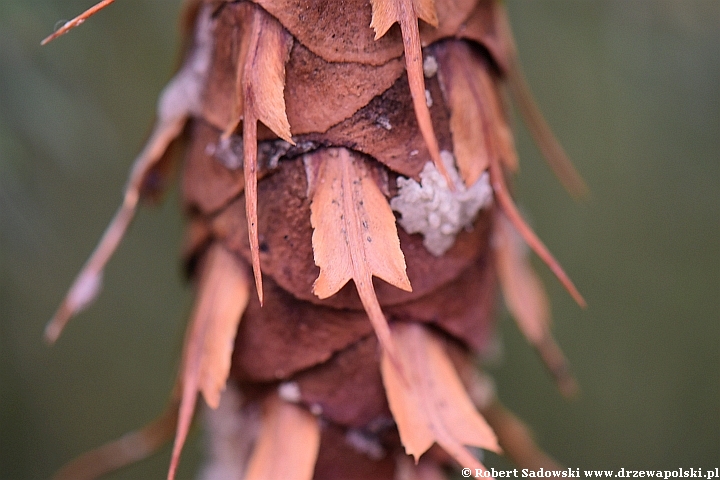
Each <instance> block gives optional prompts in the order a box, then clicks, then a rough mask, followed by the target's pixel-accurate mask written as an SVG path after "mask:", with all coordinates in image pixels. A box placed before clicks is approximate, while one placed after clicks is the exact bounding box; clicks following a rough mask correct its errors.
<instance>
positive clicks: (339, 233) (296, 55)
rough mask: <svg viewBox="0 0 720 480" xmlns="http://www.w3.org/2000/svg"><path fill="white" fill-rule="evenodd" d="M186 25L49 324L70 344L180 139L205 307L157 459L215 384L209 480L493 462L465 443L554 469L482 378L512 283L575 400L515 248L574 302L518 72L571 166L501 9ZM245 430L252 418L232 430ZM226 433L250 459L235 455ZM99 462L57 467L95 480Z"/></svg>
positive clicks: (418, 2) (250, 12) (216, 12)
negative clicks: (535, 176) (541, 215)
mask: <svg viewBox="0 0 720 480" xmlns="http://www.w3.org/2000/svg"><path fill="white" fill-rule="evenodd" d="M188 11H189V12H190V13H189V18H191V19H192V21H191V24H192V25H193V27H192V32H193V33H192V39H193V40H192V42H191V43H190V46H189V47H188V50H187V54H186V58H185V62H184V64H183V66H182V67H181V69H180V71H179V72H178V74H177V75H176V77H175V78H174V79H173V81H172V82H171V83H170V84H169V85H168V87H167V88H166V90H165V92H164V93H163V95H162V97H161V100H160V105H159V108H158V122H157V126H156V129H155V131H154V133H153V135H152V136H151V139H150V141H149V143H148V147H146V149H145V150H144V151H143V153H141V155H140V157H139V158H138V160H137V162H136V166H135V168H134V170H133V174H132V175H131V180H130V183H129V186H128V190H127V193H126V198H125V203H124V204H123V206H122V207H121V209H120V212H119V213H118V216H117V217H116V220H115V221H114V222H113V224H111V226H110V228H109V229H108V233H107V234H106V236H105V237H104V239H103V241H102V242H101V245H100V246H99V247H98V250H97V251H96V254H95V255H94V256H93V257H92V258H91V260H90V261H89V262H88V266H87V267H86V269H85V270H84V271H83V272H82V273H81V275H80V276H79V278H78V280H77V281H76V284H75V285H74V286H73V288H72V289H71V292H70V294H69V295H68V298H67V299H66V301H65V302H64V303H63V305H62V306H61V308H60V310H59V312H58V314H57V315H56V318H55V319H54V320H53V322H52V323H51V324H50V326H49V329H48V335H49V337H50V338H55V337H56V336H57V334H59V331H60V329H61V327H62V325H63V324H64V323H65V322H66V321H67V319H68V318H69V317H70V316H71V315H72V314H74V313H76V312H77V311H78V310H79V309H80V308H81V307H82V306H83V305H85V304H86V303H87V302H88V301H90V300H91V299H92V298H93V297H94V295H95V294H96V293H97V290H98V288H99V282H98V278H99V276H100V275H101V273H102V268H103V266H104V263H105V261H106V260H107V257H108V256H109V254H110V253H112V250H114V248H115V247H116V246H117V242H118V241H119V239H120V238H121V236H122V233H123V232H124V229H125V228H126V227H127V225H128V224H129V222H130V220H131V218H132V215H133V213H134V210H135V208H136V204H137V201H138V200H139V199H140V198H142V197H146V198H147V197H151V196H153V195H154V194H155V193H156V189H155V185H157V184H158V183H157V182H156V181H155V179H157V178H158V177H162V176H163V168H162V167H163V165H164V164H165V161H164V160H165V151H166V150H167V148H168V146H169V144H170V143H171V142H172V141H173V140H174V139H175V138H177V137H178V136H180V135H181V134H182V135H184V136H185V137H186V138H187V149H186V154H185V158H184V163H183V176H182V187H183V199H184V206H185V210H186V212H187V214H188V217H189V226H188V234H187V248H186V253H185V260H186V265H187V270H188V273H189V275H190V276H191V277H192V278H194V279H195V280H196V282H197V291H198V294H197V300H196V306H195V309H194V312H193V316H192V319H191V323H190V326H189V328H188V333H187V336H186V342H185V348H184V352H183V360H182V366H181V374H180V378H179V382H178V388H176V391H175V392H174V394H173V402H172V405H171V407H170V414H168V415H166V416H165V417H163V418H162V419H160V420H158V423H157V424H156V425H154V426H150V427H147V428H146V429H145V430H141V431H140V432H138V433H137V434H136V435H137V438H136V440H135V441H136V442H138V443H141V442H145V443H146V445H144V447H143V448H145V450H143V452H142V454H145V453H149V451H150V450H152V449H153V448H155V446H156V445H159V444H160V443H161V441H162V440H163V439H164V438H167V437H168V436H169V434H170V432H171V431H172V430H173V429H174V428H172V426H174V425H175V424H176V423H177V427H176V432H175V447H174V449H173V458H172V463H171V468H170V473H169V477H170V478H172V477H173V476H174V471H175V468H176V466H177V462H178V460H179V455H180V451H181V448H182V445H183V443H184V440H185V437H186V435H187V432H188V428H189V426H190V422H191V420H192V416H193V412H194V410H195V404H196V397H197V394H198V392H201V393H202V394H203V397H204V399H205V402H206V403H207V404H208V405H209V406H210V407H211V409H218V410H217V411H216V413H210V414H209V415H210V421H209V425H210V428H211V433H210V436H211V438H212V439H213V440H212V441H211V445H222V447H218V448H217V449H214V450H213V452H212V453H211V458H213V460H211V462H210V463H209V466H208V468H207V469H206V470H205V474H204V478H208V479H210V478H227V476H228V475H230V473H228V472H234V473H233V474H232V475H234V476H236V477H240V476H242V475H244V478H247V479H260V478H298V479H301V478H302V479H310V478H315V479H317V480H320V479H328V480H330V479H352V478H363V479H364V478H375V479H395V478H398V479H400V478H418V479H420V478H441V476H442V473H441V471H442V468H444V467H446V466H454V465H455V466H456V465H458V464H459V465H461V466H462V467H464V468H470V469H471V470H472V471H473V472H476V471H481V470H483V469H484V467H483V466H482V464H481V463H480V461H479V460H478V459H477V458H476V457H475V456H474V455H473V454H472V453H471V452H470V451H469V450H468V449H467V448H466V447H478V448H484V449H489V450H493V451H495V452H500V451H501V447H502V448H503V449H505V450H506V451H507V453H508V454H509V455H510V456H511V457H513V458H514V459H515V461H517V462H518V463H520V464H523V465H531V466H550V465H552V461H551V460H549V459H548V458H547V457H546V456H544V454H542V453H541V452H539V451H538V450H537V449H536V448H535V447H534V445H533V444H532V442H531V441H530V440H529V436H528V433H527V431H526V430H524V427H522V424H520V423H518V421H517V420H516V419H515V418H514V417H512V416H511V415H510V414H509V413H507V412H506V411H504V410H503V409H502V408H501V407H500V406H499V405H498V404H497V401H496V400H495V399H494V396H493V392H492V387H491V386H489V385H490V384H489V383H488V381H487V379H486V378H485V377H483V376H482V375H480V374H478V373H477V372H476V371H475V370H474V367H473V362H474V361H475V359H476V358H477V357H478V356H480V357H482V355H483V354H484V353H486V352H487V351H488V350H489V347H490V344H491V339H492V330H493V309H494V305H495V298H496V289H497V283H498V281H497V279H498V278H499V279H500V284H501V286H502V288H503V291H504V294H505V297H506V301H507V303H508V306H509V308H510V310H511V311H512V312H513V314H514V315H515V316H516V318H517V319H518V322H519V324H520V326H521V328H522V330H523V332H524V333H525V334H526V336H527V337H528V338H529V339H530V340H531V342H532V343H533V344H534V345H536V347H537V348H538V350H539V352H540V354H541V356H542V357H543V359H544V360H545V361H546V363H547V364H548V366H549V367H550V369H551V372H552V373H553V374H554V375H555V376H556V378H557V380H558V383H559V385H560V387H561V389H563V391H565V392H568V393H569V392H571V391H572V390H573V389H574V383H573V380H572V377H570V376H569V374H568V371H567V365H566V362H565V360H564V358H563V356H562V353H561V352H560V351H559V349H558V348H557V346H556V345H555V343H554V341H553V340H552V337H551V336H550V333H549V321H548V318H547V317H548V313H547V305H546V301H545V297H544V293H543V291H542V288H541V286H540V285H539V282H538V281H537V278H536V277H535V276H534V274H533V273H532V271H531V270H530V269H529V266H528V263H527V261H526V258H525V255H524V251H523V249H522V245H521V244H520V243H519V242H518V239H519V238H520V237H522V238H524V240H525V241H526V242H527V243H529V244H530V245H531V247H533V248H534V249H535V250H536V251H537V252H538V254H539V255H540V256H541V257H542V258H543V259H544V260H545V261H546V262H547V263H548V264H549V266H550V267H551V268H552V269H553V270H554V271H555V272H556V274H557V275H558V277H559V278H560V280H561V281H562V282H563V283H564V284H565V285H566V286H567V287H568V290H569V291H570V293H571V294H572V295H574V296H575V297H576V299H578V301H579V302H580V303H582V298H581V297H580V296H579V294H578V293H577V291H576V290H575V288H574V286H572V283H571V282H570V281H569V279H567V277H566V276H565V275H564V273H563V272H562V270H561V269H560V267H559V266H558V265H557V263H556V262H555V261H554V259H553V258H552V256H550V254H549V252H547V250H546V249H545V248H544V246H543V245H542V243H540V241H539V240H538V239H537V238H536V237H535V236H534V234H533V233H532V231H531V230H530V229H529V228H528V227H527V226H526V225H525V224H524V222H523V221H522V218H521V217H520V216H519V214H518V213H517V210H516V209H515V207H514V205H513V203H512V200H511V198H510V195H509V193H508V189H507V187H506V185H505V176H506V175H510V174H512V173H513V172H514V171H515V170H516V168H517V159H516V154H515V150H514V146H513V139H512V134H511V132H510V128H509V127H508V124H507V114H506V108H505V99H504V96H503V95H504V94H503V88H504V85H505V83H506V82H508V81H509V83H510V86H511V89H512V90H513V91H514V93H515V95H516V97H518V98H519V100H520V103H521V110H523V111H524V112H525V113H527V117H528V119H529V120H530V123H531V129H532V130H533V131H534V132H536V133H537V134H538V137H539V138H540V140H541V143H542V144H544V145H546V146H548V145H549V146H550V147H548V148H551V149H552V148H556V151H555V152H554V153H553V152H550V154H551V155H553V158H559V159H560V171H561V176H562V175H564V177H563V178H566V179H568V183H570V184H571V185H580V184H579V183H577V181H576V180H575V179H574V172H573V171H572V170H571V169H569V167H568V166H567V164H566V163H563V162H565V160H564V157H563V154H562V151H561V150H557V149H559V147H557V145H556V143H553V142H554V139H552V137H551V136H550V135H549V133H547V131H545V130H543V129H546V127H545V125H544V123H543V122H542V119H541V117H539V115H538V114H537V112H535V111H534V106H533V104H532V101H531V99H530V98H529V97H528V96H527V93H526V90H525V89H524V86H523V84H522V77H521V75H520V72H519V70H518V67H517V64H516V60H515V55H514V47H513V44H512V39H511V37H510V34H509V30H508V28H507V25H506V23H505V17H504V12H503V11H502V10H501V8H500V6H499V4H497V3H496V2H494V1H490V0H435V1H434V2H433V1H432V0H372V1H370V2H368V1H367V0H345V1H342V2H340V1H331V0H254V1H239V2H229V1H220V0H207V1H195V2H191V4H190V6H189V8H188ZM421 45H422V48H421ZM546 150H547V149H546ZM558 151H559V153H558ZM562 172H565V173H564V174H562ZM573 182H574V183H573ZM518 234H519V235H518ZM253 274H254V279H255V282H254V287H253V285H252V280H251V278H252V276H253ZM226 382H230V384H231V385H230V388H229V390H227V391H226V392H225V393H224V394H222V392H223V391H225V388H226ZM238 392H239V393H238ZM221 394H222V395H221ZM218 407H219V408H218ZM478 409H479V410H480V411H481V412H484V413H486V414H487V419H488V420H489V421H490V424H491V425H492V427H491V425H489V424H488V423H487V422H486V420H485V418H484V417H483V415H482V414H481V413H480V412H479V411H478ZM175 412H177V413H175ZM218 415H220V416H221V417H220V419H218V418H217V417H218ZM223 418H224V419H225V421H223ZM213 419H214V420H213ZM232 422H237V425H244V426H245V427H246V428H245V429H244V431H241V432H240V433H238V432H236V431H234V430H233V431H232V432H231V433H228V434H224V433H223V432H225V431H227V428H224V427H223V425H224V424H225V423H232ZM212 425H219V427H215V428H214V429H213V427H212ZM168 426H171V428H167V427H168ZM493 428H494V429H495V430H496V433H497V436H496V433H494V432H493ZM160 430H161V432H160V433H158V432H159V431H160ZM510 430H511V431H512V433H508V431H510ZM253 442H254V447H253V448H248V445H249V444H251V443H253ZM228 443H229V444H230V449H231V451H234V452H237V455H231V456H230V457H227V458H226V457H224V456H223V455H222V454H221V453H219V452H220V451H221V450H222V449H223V448H228V447H227V445H228ZM433 444H437V445H438V446H439V448H438V447H434V448H430V447H431V446H432V445H433ZM104 448H105V449H106V450H104V452H105V454H107V453H108V452H111V454H113V455H116V456H119V457H120V459H119V460H117V459H116V460H115V461H114V462H113V464H112V465H110V464H109V463H108V462H107V461H106V463H105V465H104V466H105V467H106V469H109V468H114V467H115V466H116V465H115V463H123V461H125V460H127V461H130V460H132V459H133V458H130V456H127V458H125V457H123V456H122V455H123V454H121V453H120V447H119V444H117V443H115V444H110V445H109V446H106V447H104ZM428 450H429V451H428ZM425 452H428V453H427V455H423V454H424V453H425ZM407 455H413V456H414V457H415V460H416V464H413V462H411V461H410V462H409V461H408V458H407ZM421 455H423V457H422V460H421V461H420V463H417V461H418V459H420V456H421ZM101 456H102V455H99V454H97V453H91V454H89V456H86V457H84V458H82V459H80V460H79V461H76V462H75V463H74V464H71V465H69V466H68V467H66V469H65V470H64V471H63V472H62V473H61V476H62V475H65V477H67V478H70V477H72V478H77V477H78V476H81V475H86V476H92V475H95V474H96V473H99V472H100V471H102V470H103V467H92V468H91V467H88V465H91V464H95V465H97V464H101V465H102V463H103V461H102V460H101V459H100V457H101ZM93 468H95V470H93ZM83 469H86V470H83ZM89 471H92V475H90V474H89V473H88V472H89ZM79 472H81V473H79Z"/></svg>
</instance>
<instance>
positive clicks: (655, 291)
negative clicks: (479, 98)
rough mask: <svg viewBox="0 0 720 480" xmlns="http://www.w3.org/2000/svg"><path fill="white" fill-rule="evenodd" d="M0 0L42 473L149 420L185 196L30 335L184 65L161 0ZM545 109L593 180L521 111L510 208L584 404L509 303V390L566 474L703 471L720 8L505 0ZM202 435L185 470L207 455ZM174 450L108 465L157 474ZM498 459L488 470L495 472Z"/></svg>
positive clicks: (503, 331) (167, 359)
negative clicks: (557, 375)
mask: <svg viewBox="0 0 720 480" xmlns="http://www.w3.org/2000/svg"><path fill="white" fill-rule="evenodd" d="M91 3H92V1H91V0H67V1H63V2H55V1H52V0H3V1H2V2H0V479H26V478H28V479H29V478H46V477H47V476H48V475H49V474H50V473H51V472H52V471H53V470H54V469H56V468H57V467H59V466H60V465H61V464H62V463H63V462H65V461H67V460H68V459H70V458H72V457H73V456H75V455H77V454H79V453H80V452H83V451H85V450H87V449H89V448H91V447H94V446H97V445H99V444H101V443H103V442H105V441H107V440H110V439H113V438H115V437H117V436H119V435H120V434H122V433H124V432H126V431H128V430H131V429H134V428H137V427H139V426H140V425H142V424H144V423H146V422H147V421H149V420H150V419H152V418H153V417H154V416H155V415H157V414H158V413H160V411H161V409H162V407H163V405H164V402H165V399H166V398H167V395H168V393H169V391H170V388H171V386H172V383H173V378H174V374H175V370H176V365H177V359H178V357H179V351H180V342H181V337H182V333H183V329H184V324H185V319H186V316H187V314H188V311H189V305H190V302H191V292H190V289H189V288H188V287H187V285H186V284H185V282H184V281H183V278H182V275H181V272H180V268H179V261H178V252H179V248H180V243H181V237H182V219H181V214H180V212H179V208H178V201H177V196H178V195H177V188H174V189H173V190H172V191H171V192H170V194H169V195H168V198H167V199H166V200H165V202H164V203H163V204H162V205H161V206H159V207H158V208H145V209H143V210H141V212H140V215H139V216H138V218H137V220H136V222H135V224H134V225H133V227H132V228H131V230H130V233H129V235H128V237H127V239H126V240H125V242H124V243H123V245H122V246H121V248H120V250H119V252H118V254H117V255H116V257H115V258H114V259H113V260H112V261H111V263H110V266H109V268H108V271H107V276H106V283H105V289H104V292H103V294H102V295H101V297H100V299H99V301H98V302H97V303H96V304H95V305H93V306H92V307H91V308H90V309H89V310H88V311H87V312H85V313H83V314H82V315H81V316H80V317H79V318H77V319H75V320H74V321H73V322H72V323H71V324H70V326H69V328H68V329H67V330H66V331H65V333H64V334H63V336H62V337H61V338H60V340H59V342H58V344H57V345H55V346H53V347H52V348H49V347H47V346H46V345H44V344H43V343H42V341H41V335H42V329H43V327H44V324H45V322H46V321H47V320H48V319H49V318H50V316H51V315H52V313H53V312H54V309H55V308H56V306H57V305H58V303H59V302H60V300H61V298H62V296H63V295H64V293H65V291H66V289H67V287H69V285H70V283H71V281H72V279H73V277H74V275H75V273H76V272H77V271H78V270H79V268H80V266H81V265H82V264H83V262H84V260H85V259H86V258H87V256H88V255H89V253H90V252H91V250H92V248H93V247H94V245H95V243H96V241H97V240H98V239H99V237H100V235H101V233H102V231H103V229H104V227H105V225H106V224H107V222H108V221H109V219H110V218H111V216H112V214H113V212H114V210H115V208H116V207H117V205H118V204H119V202H120V198H121V197H120V193H121V191H122V187H123V185H124V182H125V179H126V178H127V172H128V169H129V166H130V164H131V161H132V159H133V158H134V155H135V154H136V152H138V151H139V149H140V147H141V146H142V143H143V139H144V136H145V135H146V134H147V132H148V130H149V128H150V125H151V122H152V117H153V111H154V106H155V99H156V97H157V95H158V93H159V91H160V89H161V88H162V86H163V85H164V83H165V82H166V81H167V80H168V79H169V77H170V76H171V74H172V70H173V68H174V66H175V65H177V61H178V53H177V45H178V44H179V37H178V31H177V28H176V25H177V16H178V11H179V2H176V1H174V0H172V1H171V0H145V1H141V0H118V1H117V2H116V3H115V4H114V5H113V6H111V7H110V8H109V9H107V10H106V11H104V12H102V13H100V14H99V15H98V16H96V17H95V18H93V19H92V20H91V21H89V22H87V23H86V24H85V25H83V26H82V27H81V28H79V29H77V30H76V31H74V32H72V33H71V34H69V35H67V36H65V37H62V38H61V39H59V40H57V41H55V42H53V43H52V44H50V45H48V46H46V47H43V48H40V46H39V42H40V40H41V39H42V38H43V37H44V36H45V35H46V34H47V33H49V32H50V31H51V30H52V28H53V25H55V24H56V22H57V21H58V20H60V19H67V18H69V17H72V16H73V15H75V14H77V13H79V12H80V11H82V10H84V9H85V8H87V7H88V6H89V5H90V4H91ZM507 6H508V9H509V11H510V17H511V20H512V23H513V27H514V30H515V33H516V38H517V42H518V47H519V51H520V56H521V59H522V62H523V64H524V68H525V71H526V74H527V76H528V79H529V82H530V84H531V86H532V88H533V90H534V93H535V94H536V97H537V99H538V102H539V104H540V106H541V108H542V110H543V111H544V113H545V114H546V116H547V119H548V121H549V123H550V124H551V125H552V126H553V128H554V130H555V132H556V134H557V135H558V137H559V139H560V140H561V142H562V143H563V145H564V146H565V147H566V149H567V151H568V153H569V154H570V156H571V157H572V158H573V159H574V160H575V162H576V164H577V166H578V168H579V170H580V171H581V172H582V173H583V175H584V176H585V178H586V180H587V181H588V183H589V185H590V187H591V189H592V195H591V197H590V199H589V200H588V201H587V202H584V203H580V204H578V203H574V202H573V201H572V200H570V199H569V197H568V196H567V195H566V194H565V193H564V192H563V191H562V188H561V187H560V186H559V184H558V183H557V182H556V181H555V179H554V178H553V177H552V175H551V174H550V173H549V171H548V169H547V167H546V166H545V165H544V164H543V163H542V160H541V159H540V156H539V153H538V152H537V150H536V149H535V147H534V146H533V144H532V142H531V141H530V139H529V137H528V135H527V133H526V131H525V130H524V129H523V127H522V125H521V122H520V121H519V120H517V121H516V123H517V126H518V136H517V144H518V148H519V150H520V157H521V163H522V171H521V174H520V176H519V177H518V179H517V182H516V189H517V193H518V198H519V202H520V203H521V205H522V206H523V208H524V210H525V213H526V215H527V216H528V217H529V218H530V219H531V222H532V223H533V225H534V226H535V228H536V230H537V232H538V233H539V235H540V236H541V238H543V240H544V241H545V242H546V243H547V245H548V246H549V247H550V249H551V250H552V251H553V252H554V253H555V254H556V256H557V257H558V258H559V260H560V261H561V262H562V263H563V265H564V266H565V267H566V269H567V271H568V272H569V273H570V275H571V276H572V277H573V279H574V280H575V282H576V283H577V285H578V286H579V287H580V290H581V291H582V293H583V294H584V295H585V297H586V299H587V300H588V303H589V305H590V306H589V308H588V309H587V310H586V311H581V310H580V309H578V308H577V307H576V306H575V305H574V304H573V303H572V301H571V300H570V299H569V297H568V296H567V295H566V294H565V293H564V292H563V291H562V289H561V288H560V287H559V286H558V285H557V283H556V282H555V281H554V279H553V278H552V277H551V275H550V274H549V273H548V272H547V270H546V269H545V268H544V267H543V266H542V265H538V267H539V270H540V271H541V273H542V274H543V277H544V278H545V279H546V281H547V285H548V288H549V291H550V293H551V296H552V298H553V302H554V317H555V322H556V326H555V332H556V335H557V337H558V340H559V341H560V343H561V345H562V346H563V347H564V349H565V352H566V354H567V355H568V357H569V358H570V360H571V361H572V362H573V365H574V367H575V372H576V374H577V376H578V378H579V381H580V384H581V386H582V389H583V390H582V393H581V395H580V397H579V398H578V399H577V400H576V401H573V402H566V401H564V400H563V399H562V398H561V397H560V395H559V394H558V393H557V392H556V391H555V390H554V386H553V384H552V382H551V381H550V379H549V378H548V376H547V375H546V373H545V372H544V371H543V368H542V366H541V364H540V362H539V361H538V360H537V358H535V356H534V353H533V352H532V350H531V349H530V348H529V347H528V346H527V345H526V344H525V341H524V340H523V339H522V337H521V336H520V335H519V333H518V332H517V330H516V328H515V326H514V325H513V324H512V322H509V321H507V318H505V317H506V315H505V314H502V315H501V317H502V318H501V324H500V328H499V333H500V337H501V338H502V341H503V348H502V354H501V359H500V361H499V362H498V364H497V365H496V366H493V367H492V368H491V369H492V372H493V375H494V377H495V379H496V381H497V384H498V391H499V395H500V397H501V399H502V400H503V401H504V402H505V403H506V404H507V405H508V406H509V407H510V408H512V409H513V410H514V411H515V412H517V413H518V414H519V415H520V416H521V417H522V418H524V419H525V420H526V421H527V422H528V423H529V424H530V425H531V426H532V428H533V429H534V430H535V433H536V436H537V439H538V441H539V442H540V443H541V444H542V445H543V446H544V447H545V448H546V449H547V450H548V451H549V452H550V453H552V454H553V455H554V456H555V457H556V458H558V459H559V460H560V461H561V462H563V463H564V464H566V465H568V466H571V467H580V468H604V469H618V468H620V467H625V468H659V469H668V468H677V467H694V468H697V467H703V468H710V467H713V468H714V467H716V466H718V464H717V462H718V458H720V221H719V219H720V193H719V192H720V2H717V1H713V0H708V1H684V2H671V1H662V2H658V1H649V0H644V1H636V2H631V3H628V2H622V1H619V0H618V1H598V2H571V1H553V2H544V1H541V2H532V3H531V2H523V1H520V0H514V1H507ZM198 437H200V436H199V435H195V439H196V440H195V442H194V443H193V444H191V445H190V446H189V448H187V449H186V453H185V456H184V461H183V462H182V469H181V472H180V478H191V477H192V474H193V472H194V470H195V469H196V466H197V462H198V461H199V460H198V459H199V450H200V442H199V441H198ZM168 456H169V452H168V450H165V451H163V453H161V454H160V455H157V456H156V457H154V458H153V459H151V460H149V461H146V462H144V463H142V464H140V465H138V466H133V467H131V468H129V469H126V470H124V471H122V472H119V473H118V474H116V475H113V476H112V477H111V478H114V479H123V478H127V479H129V478H162V477H163V475H164V471H165V468H166V466H167V461H168ZM503 462H504V461H503V460H501V459H498V458H497V457H492V458H489V459H487V464H488V466H501V465H503V464H504V463H503Z"/></svg>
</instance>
